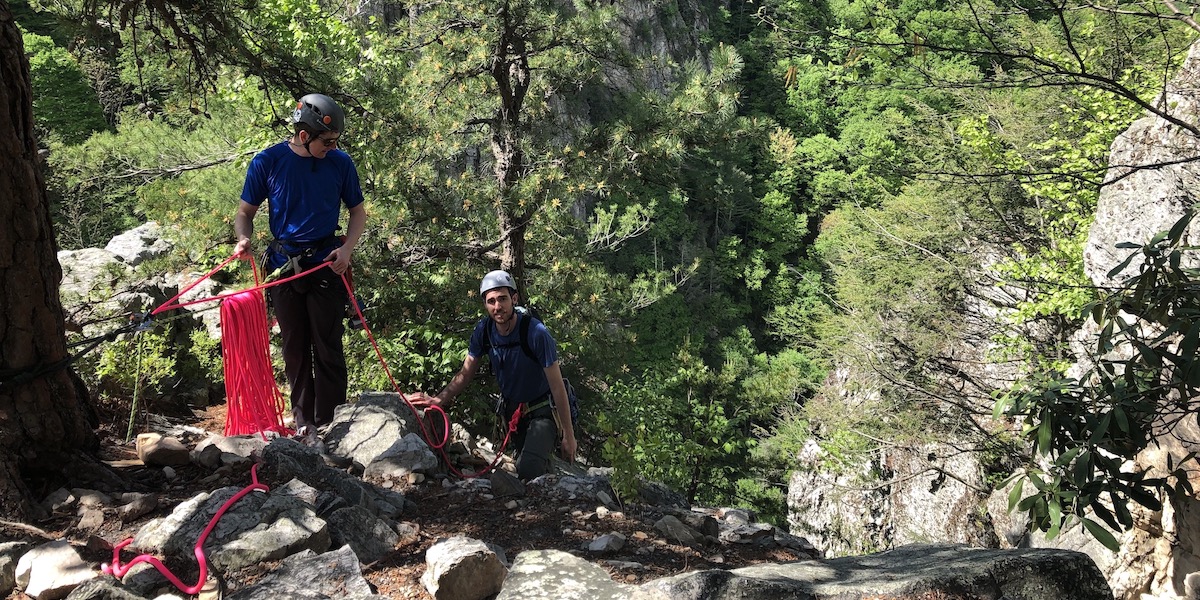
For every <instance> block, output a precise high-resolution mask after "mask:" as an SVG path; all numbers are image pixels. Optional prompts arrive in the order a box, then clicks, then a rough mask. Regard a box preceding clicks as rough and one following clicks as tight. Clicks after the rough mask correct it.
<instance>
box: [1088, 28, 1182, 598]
mask: <svg viewBox="0 0 1200 600" xmlns="http://www.w3.org/2000/svg"><path fill="white" fill-rule="evenodd" d="M1158 106H1160V107H1163V108H1165V109H1166V110H1168V111H1170V113H1171V114H1172V115H1173V116H1175V117H1177V118H1178V119H1180V120H1182V121H1184V122H1186V123H1189V124H1196V123H1200V46H1193V47H1192V48H1191V51H1190V52H1189V54H1188V57H1187V59H1186V60H1185V61H1184V64H1183V66H1182V67H1181V68H1180V70H1179V72H1178V73H1177V74H1176V76H1175V78H1174V79H1173V80H1172V81H1171V82H1170V83H1169V84H1168V85H1167V88H1166V90H1165V92H1164V93H1163V95H1162V96H1161V97H1160V98H1159V102H1158ZM1198 159H1200V138H1198V137H1197V136H1196V135H1195V133H1193V132H1191V131H1188V130H1187V129H1186V128H1184V127H1181V126H1179V125H1178V124H1175V123H1171V122H1169V121H1168V120H1166V119H1164V118H1161V117H1158V116H1147V117H1144V118H1142V119H1139V120H1138V121H1136V122H1135V123H1134V124H1133V125H1132V126H1130V128H1129V129H1128V130H1127V131H1126V132H1125V133H1123V134H1122V135H1121V136H1119V137H1118V138H1117V139H1116V140H1115V141H1114V142H1113V145H1112V149H1111V153H1110V156H1109V165H1110V168H1109V172H1108V174H1107V176H1106V179H1105V180H1106V186H1105V188H1104V190H1103V191H1102V192H1101V194H1100V199H1099V203H1098V204H1097V207H1096V220H1095V223H1094V224H1093V225H1092V228H1091V231H1090V232H1089V235H1088V242H1087V247H1086V249H1085V251H1084V265H1085V269H1086V271H1087V274H1088V276H1089V277H1090V278H1091V279H1092V281H1093V282H1095V283H1096V285H1115V284H1119V280H1120V279H1121V278H1122V276H1121V275H1120V274H1118V275H1117V276H1116V277H1115V279H1116V280H1115V281H1114V278H1109V277H1108V272H1109V271H1110V270H1112V269H1113V268H1114V267H1116V266H1117V265H1118V264H1120V262H1121V261H1123V260H1125V258H1126V257H1127V256H1128V255H1129V254H1128V253H1129V252H1131V251H1130V250H1127V249H1118V248H1116V247H1115V246H1116V244H1118V243H1121V242H1135V243H1145V242H1146V241H1148V240H1149V239H1150V238H1152V237H1153V236H1154V235H1155V234H1157V233H1159V232H1161V231H1166V230H1168V229H1170V228H1171V226H1172V225H1173V224H1175V222H1176V221H1177V220H1179V218H1180V217H1182V216H1183V213H1184V211H1185V210H1186V209H1187V208H1190V207H1193V206H1195V205H1196V202H1197V199H1198V198H1200V160H1198ZM1186 239H1187V241H1188V243H1189V244H1192V245H1197V244H1200V228H1198V227H1196V226H1194V225H1193V226H1192V228H1191V229H1190V230H1189V231H1188V233H1187V234H1186ZM1188 260H1189V262H1190V263H1191V264H1190V265H1188V266H1192V267H1196V266H1200V256H1198V255H1195V253H1193V256H1191V257H1190V258H1189V259H1188ZM1135 263H1136V261H1135ZM1084 335H1085V336H1086V332H1084ZM1157 441H1158V442H1159V446H1158V447H1156V448H1152V449H1150V450H1148V451H1146V452H1143V453H1142V455H1140V456H1139V457H1138V458H1137V461H1136V462H1137V463H1138V465H1137V466H1138V467H1140V468H1142V469H1151V470H1155V469H1165V463H1166V456H1167V454H1168V453H1170V454H1174V455H1175V456H1176V457H1181V456H1183V455H1184V454H1186V453H1187V452H1189V451H1196V450H1200V428H1198V427H1197V422H1196V421H1195V420H1194V419H1188V420H1185V421H1184V422H1182V423H1180V424H1179V425H1178V426H1176V427H1175V428H1174V429H1173V430H1171V431H1170V433H1169V434H1168V435H1163V436H1161V437H1160V438H1159V439H1158V440H1157ZM1196 483H1197V478H1193V485H1195V484H1196ZM1164 500H1165V499H1164ZM1134 520H1135V522H1136V523H1137V524H1138V527H1137V529H1134V530H1133V531H1130V532H1126V533H1125V534H1123V535H1122V536H1121V537H1120V539H1121V552H1120V553H1118V554H1117V555H1116V556H1113V555H1112V554H1111V553H1106V552H1089V553H1090V554H1093V556H1095V557H1096V558H1097V559H1098V560H1097V562H1098V563H1099V564H1100V566H1101V569H1102V570H1103V571H1104V572H1105V575H1106V576H1107V577H1108V579H1109V581H1110V583H1112V585H1113V591H1114V592H1116V593H1117V594H1118V597H1121V596H1124V597H1126V598H1135V597H1137V594H1138V593H1139V592H1149V593H1151V594H1154V595H1156V596H1166V597H1171V596H1172V595H1183V594H1184V593H1185V589H1184V588H1185V586H1184V580H1185V578H1186V577H1187V575H1189V574H1191V573H1195V572H1198V571H1200V533H1198V532H1200V503H1198V502H1197V501H1196V499H1194V498H1192V499H1186V500H1184V501H1181V502H1170V503H1167V504H1166V505H1165V506H1164V508H1163V510H1162V511H1161V512H1152V511H1148V510H1144V509H1142V510H1136V511H1135V516H1134ZM1076 537H1078V532H1073V534H1072V535H1069V536H1067V539H1066V540H1065V541H1067V542H1070V541H1072V539H1073V538H1076ZM1189 597H1191V596H1189Z"/></svg>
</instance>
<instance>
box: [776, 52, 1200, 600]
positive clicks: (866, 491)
mask: <svg viewBox="0 0 1200 600" xmlns="http://www.w3.org/2000/svg"><path fill="white" fill-rule="evenodd" d="M1156 106H1160V107H1164V108H1165V109H1167V110H1169V111H1170V112H1171V114H1172V115H1175V116H1177V117H1178V118H1180V119H1182V120H1183V121H1184V122H1187V123H1196V122H1197V120H1198V116H1200V47H1197V46H1193V47H1192V48H1191V51H1190V53H1189V55H1188V57H1187V59H1186V61H1185V62H1184V64H1183V65H1182V67H1181V68H1180V70H1179V71H1178V73H1177V74H1176V76H1175V78H1174V80H1173V81H1171V82H1170V83H1169V85H1168V86H1167V88H1166V90H1165V92H1164V94H1163V95H1162V97H1161V98H1160V99H1159V100H1158V101H1157V102H1156ZM1197 159H1200V138H1197V136H1196V135H1195V134H1194V133H1193V132H1191V131H1189V130H1188V129H1187V128H1185V127H1181V126H1180V125H1178V124H1176V123H1172V122H1170V121H1168V120H1167V119H1164V118H1162V117H1159V116H1153V115H1148V116H1146V117H1144V118H1142V119H1140V120H1138V121H1137V122H1135V123H1134V124H1133V125H1132V126H1131V127H1130V128H1129V129H1128V130H1127V131H1126V132H1124V133H1123V134H1121V135H1120V136H1118V138H1117V139H1116V140H1115V141H1114V142H1113V144H1112V147H1111V152H1110V157H1109V165H1111V167H1110V169H1109V171H1108V172H1107V174H1106V185H1105V187H1104V188H1103V190H1102V191H1101V194H1100V198H1099V201H1098V205H1097V208H1096V216H1095V221H1094V224H1093V225H1092V227H1091V229H1090V231H1089V235H1088V240H1087V244H1086V246H1085V249H1084V256H1083V260H1084V266H1085V270H1086V273H1087V275H1088V276H1089V277H1090V278H1091V280H1092V281H1093V283H1095V284H1096V285H1097V286H1114V285H1118V284H1119V282H1120V281H1121V280H1122V278H1123V277H1124V276H1125V275H1121V274H1114V275H1113V276H1110V275H1109V272H1110V271H1111V270H1112V269H1113V268H1114V267H1116V266H1117V265H1119V264H1120V263H1121V262H1122V261H1124V260H1125V259H1126V258H1127V257H1128V256H1129V255H1130V253H1132V252H1135V250H1132V249H1128V248H1126V249H1122V248H1118V247H1117V245H1118V244H1120V243H1122V242H1132V243H1139V244H1141V243H1146V242H1148V241H1149V240H1150V239H1151V238H1152V237H1153V236H1154V235H1156V234H1158V233H1159V232H1162V231H1166V230H1168V229H1170V228H1171V226H1172V225H1174V224H1175V223H1176V222H1177V221H1178V219H1179V218H1180V217H1182V216H1183V214H1184V211H1185V210H1187V209H1189V208H1194V207H1195V206H1196V205H1197V201H1198V200H1200V161H1198V160H1197ZM1185 240H1186V242H1187V243H1188V244H1192V245H1200V228H1197V227H1195V226H1193V227H1192V228H1191V230H1189V231H1188V232H1186V233H1185ZM1185 261H1188V262H1187V264H1185V266H1189V265H1190V266H1192V267H1196V266H1200V259H1198V258H1197V257H1196V256H1195V253H1192V256H1188V257H1185ZM985 262H986V261H985ZM1135 264H1136V263H1135ZM1005 293H1007V292H1006V291H1005V290H1002V289H1000V288H998V287H994V286H993V287H991V288H987V289H982V290H977V291H973V292H972V293H971V294H969V295H968V302H967V304H966V306H964V314H963V317H964V324H965V325H966V327H965V328H964V331H965V334H964V335H965V337H964V340H965V341H964V342H963V343H959V344H957V345H955V347H954V348H952V351H951V352H949V354H950V355H952V356H951V360H949V361H948V362H947V364H949V365H950V366H951V369H950V370H951V371H953V373H951V374H950V375H949V376H948V377H946V378H944V379H942V380H940V381H942V382H943V383H945V385H943V386H940V389H942V390H944V393H946V394H955V393H957V392H958V390H961V389H967V388H971V387H975V388H976V389H977V390H986V389H988V388H991V389H1003V388H1004V386H1003V385H1002V384H1003V382H1004V381H1005V380H1011V379H1012V373H1007V372H1004V371H1003V370H998V369H1001V367H1000V366H997V365H995V364H993V363H991V362H990V361H989V360H988V359H987V354H986V350H987V348H988V344H989V341H988V339H987V338H986V337H975V338H973V339H972V338H971V331H972V329H978V330H979V331H986V324H987V323H988V322H989V321H992V322H994V321H996V320H998V319H999V318H1000V317H999V316H998V314H997V313H996V310H997V309H996V307H1003V306H1005V305H1006V304H1011V302H1006V301H1005V298H1004V297H1003V295H1004V294H1005ZM976 323H977V324H979V325H982V326H983V327H973V324H976ZM1033 334H1034V335H1036V334H1037V332H1033ZM1094 336H1095V332H1089V331H1080V332H1078V333H1077V335H1076V336H1075V339H1077V340H1079V347H1081V348H1082V347H1090V346H1091V345H1092V344H1093V340H1094ZM972 348H974V350H972ZM1078 354H1079V355H1080V356H1083V355H1085V354H1086V353H1085V352H1079V353H1078ZM839 377H840V378H834V380H833V381H832V383H833V385H832V386H831V389H832V390H833V392H832V393H845V394H847V395H848V396H852V395H853V394H861V393H863V392H861V391H855V392H847V391H846V390H847V389H849V386H847V385H840V384H841V383H842V382H843V380H855V381H860V378H859V374H855V375H853V376H848V375H846V374H844V373H843V374H841V375H840V376H839ZM862 379H863V380H865V378H862ZM993 384H994V385H993ZM863 387H869V386H863ZM975 397H976V398H978V399H981V400H983V401H984V402H979V403H975V404H974V405H975V406H978V407H979V408H980V409H982V410H984V411H985V412H986V411H988V410H990V409H988V408H987V403H986V400H988V398H987V397H986V395H980V394H976V395H975ZM853 401H854V400H853V398H848V399H847V404H848V405H850V404H852V403H853ZM956 401H960V402H961V401H968V402H971V398H970V397H968V396H963V397H961V398H956ZM1187 440H1196V441H1200V428H1198V427H1197V423H1196V422H1195V420H1192V419H1184V420H1182V421H1181V422H1180V423H1179V424H1178V425H1177V426H1176V429H1174V430H1173V431H1171V432H1170V433H1169V434H1167V435H1164V436H1162V437H1160V438H1159V439H1158V440H1157V442H1158V443H1157V444H1156V445H1155V446H1153V447H1152V449H1151V450H1148V451H1146V452H1144V453H1143V454H1142V455H1141V456H1139V457H1138V458H1137V460H1136V464H1131V465H1130V467H1137V468H1139V469H1141V470H1149V471H1150V472H1151V473H1158V474H1162V473H1165V472H1166V469H1165V466H1166V456H1167V455H1171V454H1173V455H1174V456H1175V457H1176V458H1178V457H1181V456H1184V455H1186V454H1187V453H1189V452H1195V451H1200V445H1197V444H1195V443H1189V442H1188V441H1187ZM818 450H819V449H818ZM947 450H950V451H953V445H951V447H950V448H947ZM815 452H817V451H815V450H812V449H809V450H806V451H805V453H802V456H801V457H800V460H799V468H798V469H797V471H796V472H795V473H794V474H793V477H792V480H791V484H790V489H789V499H788V501H789V511H790V516H789V522H790V524H791V526H792V529H793V531H794V532H795V533H800V534H803V535H806V536H808V537H809V539H811V540H812V541H813V543H814V544H816V545H817V546H818V547H819V548H821V549H822V550H824V551H826V552H828V553H830V554H846V553H857V552H863V551H869V550H872V549H881V548H891V547H893V546H897V545H900V544H903V543H905V541H907V542H914V541H922V540H921V538H922V537H923V536H927V537H925V541H951V540H953V541H958V542H965V543H969V544H972V545H980V546H999V547H1006V548H1007V547H1015V546H1034V547H1047V548H1056V549H1068V550H1073V551H1079V552H1082V553H1086V554H1087V555H1089V556H1091V557H1092V558H1093V561H1094V562H1095V563H1096V565H1097V566H1098V568H1099V569H1100V571H1101V572H1102V573H1103V574H1104V576H1105V577H1106V579H1107V581H1108V582H1109V584H1110V587H1111V588H1112V591H1113V593H1114V594H1115V596H1116V597H1117V598H1121V599H1129V600H1141V599H1143V598H1175V597H1178V596H1184V595H1185V594H1187V593H1188V592H1187V585H1186V581H1187V579H1188V577H1189V576H1193V580H1195V579H1196V578H1197V577H1200V575H1197V574H1200V535H1198V534H1197V533H1196V532H1198V531H1200V520H1198V519H1200V505H1198V503H1197V501H1196V500H1195V499H1185V500H1183V501H1175V502H1166V505H1165V506H1164V508H1163V510H1162V511H1158V512H1154V511H1148V510H1143V509H1141V508H1140V507H1137V506H1133V507H1131V509H1133V511H1134V513H1135V516H1134V522H1135V524H1136V527H1135V528H1134V529H1133V530H1131V531H1128V532H1125V533H1122V534H1119V535H1118V536H1117V537H1118V540H1119V543H1120V548H1121V549H1120V551H1119V552H1117V553H1113V552H1110V551H1109V550H1107V549H1105V548H1104V547H1103V546H1101V545H1100V544H1099V543H1097V542H1096V541H1095V540H1094V539H1092V537H1091V536H1089V535H1088V534H1087V533H1086V532H1085V531H1084V530H1083V529H1082V528H1081V527H1080V526H1078V525H1076V526H1075V527H1073V528H1070V529H1068V530H1066V531H1064V532H1062V533H1061V534H1060V535H1059V536H1058V538H1056V539H1055V540H1053V541H1047V540H1046V539H1045V537H1044V536H1042V535H1040V534H1037V533H1034V534H1027V533H1026V532H1027V531H1028V525H1029V523H1028V520H1027V519H1026V517H1025V515H1022V514H1008V513H1007V505H1008V489H1001V490H994V491H992V492H991V493H990V494H989V493H987V491H988V488H989V484H987V483H986V480H985V478H984V477H983V473H982V472H983V471H984V470H985V469H986V468H987V467H988V465H985V464H981V461H980V459H979V455H972V454H970V453H968V454H966V455H962V456H960V457H959V458H955V459H954V460H951V461H948V462H945V465H946V467H947V468H946V469H945V471H946V474H947V475H948V476H949V479H947V480H945V481H949V480H955V481H958V482H959V483H962V484H963V485H951V486H949V487H946V486H942V485H940V484H939V483H938V480H937V479H932V478H931V477H930V475H931V472H929V471H927V470H926V469H927V468H928V467H934V468H935V471H936V470H940V469H942V465H941V463H942V462H943V461H939V460H934V461H926V460H923V457H922V456H921V454H922V452H921V451H913V450H912V449H894V448H889V449H885V450H883V451H882V453H881V454H880V455H879V456H878V457H877V458H875V459H874V460H872V461H870V462H869V463H864V464H861V465H849V466H847V465H841V466H840V468H839V469H838V470H837V471H836V472H833V471H831V470H830V469H828V468H826V466H825V462H826V461H825V459H823V458H822V457H821V456H820V455H819V454H817V453H815ZM906 455H907V456H906ZM934 455H936V456H949V455H950V454H949V453H943V452H935V453H934ZM972 456H974V458H972ZM972 462H974V463H975V464H971V463H972ZM1193 487H1196V489H1200V480H1197V481H1193ZM1164 500H1166V499H1165V498H1164ZM901 504H904V505H907V508H902V507H900V505H901ZM964 526H965V527H964Z"/></svg>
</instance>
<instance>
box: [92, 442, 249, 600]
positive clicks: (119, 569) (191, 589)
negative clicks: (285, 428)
mask: <svg viewBox="0 0 1200 600" xmlns="http://www.w3.org/2000/svg"><path fill="white" fill-rule="evenodd" d="M250 481H251V484H250V485H248V486H246V487H244V488H242V490H241V491H239V492H238V493H236V494H234V495H233V497H232V498H230V499H228V500H226V501H225V503H224V504H222V505H221V508H220V509H218V510H217V514H215V515H213V518H212V520H210V521H209V522H208V526H207V527H205V528H204V532H203V533H201V534H200V538H199V539H197V540H196V546H195V549H194V553H195V555H196V562H197V563H198V564H199V566H200V575H199V576H198V577H197V580H196V585H191V586H189V585H186V584H184V583H183V581H182V580H180V579H179V578H178V577H176V576H175V574H174V573H172V572H171V570H170V569H168V568H167V566H166V565H164V564H163V563H162V561H161V560H158V558H156V557H154V556H151V555H149V554H143V555H141V556H138V557H137V558H134V559H133V560H131V561H129V562H128V563H126V564H124V565H122V564H121V550H122V549H124V548H125V547H126V546H128V545H129V544H131V543H132V542H133V538H129V539H127V540H125V541H123V542H121V543H119V544H117V545H115V546H113V559H112V564H108V563H105V564H102V565H100V570H101V571H104V573H106V574H108V575H112V576H113V577H116V578H117V579H121V578H123V577H125V575H126V574H127V573H129V569H132V568H133V566H134V565H136V564H138V563H150V564H151V565H153V566H154V568H156V569H158V572H159V573H162V574H163V576H164V577H166V578H167V580H169V581H170V582H171V584H172V585H174V586H175V587H177V588H179V591H181V592H183V593H185V594H188V595H193V594H198V593H200V590H201V589H203V588H204V582H205V581H206V580H208V557H206V556H205V555H204V541H205V540H207V539H208V534H210V533H212V530H213V528H214V527H216V526H217V521H219V520H220V519H221V515H224V514H225V511H227V510H229V507H230V506H233V503H234V502H237V501H238V500H241V499H242V496H245V495H246V494H249V493H250V492H253V491H262V492H265V491H267V490H269V489H271V488H269V487H267V486H266V484H262V483H259V482H258V465H253V466H251V467H250Z"/></svg>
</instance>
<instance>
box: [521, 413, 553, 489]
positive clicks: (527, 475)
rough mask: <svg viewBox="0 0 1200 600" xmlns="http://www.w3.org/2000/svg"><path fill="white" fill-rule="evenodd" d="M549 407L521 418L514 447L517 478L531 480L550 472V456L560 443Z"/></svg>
mask: <svg viewBox="0 0 1200 600" xmlns="http://www.w3.org/2000/svg"><path fill="white" fill-rule="evenodd" d="M552 410H553V409H552V408H550V406H549V405H547V406H542V407H541V408H539V409H537V410H535V411H533V412H532V413H530V414H528V415H524V416H522V417H521V422H520V423H518V424H517V431H516V432H515V433H514V436H515V437H514V438H513V447H514V448H516V449H517V477H519V478H521V479H523V480H526V481H528V480H530V479H533V478H534V477H537V476H539V475H545V474H546V473H549V472H550V456H551V455H552V454H553V453H554V447H555V446H556V445H557V442H558V426H557V425H555V424H554V417H553V416H552V414H551V411H552Z"/></svg>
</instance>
